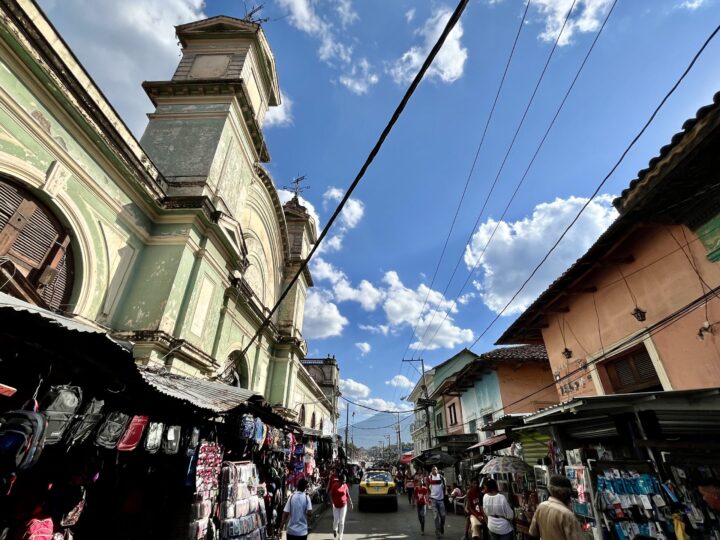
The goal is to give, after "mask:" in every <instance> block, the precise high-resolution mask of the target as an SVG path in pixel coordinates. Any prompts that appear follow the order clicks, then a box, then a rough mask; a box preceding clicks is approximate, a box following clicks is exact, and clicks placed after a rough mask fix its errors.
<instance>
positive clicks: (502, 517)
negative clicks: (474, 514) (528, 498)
mask: <svg viewBox="0 0 720 540" xmlns="http://www.w3.org/2000/svg"><path fill="white" fill-rule="evenodd" d="M485 486H486V487H487V493H485V496H484V497H483V511H484V512H485V515H486V516H487V520H488V530H489V531H490V537H491V538H492V540H513V536H514V535H513V522H512V520H513V518H514V517H515V513H514V512H513V509H512V508H511V507H510V503H509V502H508V501H507V499H506V498H505V495H503V494H502V493H498V485H497V482H496V481H495V480H493V479H492V478H491V479H490V480H488V481H487V482H486V484H485Z"/></svg>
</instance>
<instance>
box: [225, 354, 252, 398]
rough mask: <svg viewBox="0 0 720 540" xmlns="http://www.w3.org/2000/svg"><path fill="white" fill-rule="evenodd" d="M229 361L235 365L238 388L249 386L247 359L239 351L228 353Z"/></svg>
mask: <svg viewBox="0 0 720 540" xmlns="http://www.w3.org/2000/svg"><path fill="white" fill-rule="evenodd" d="M228 361H229V363H230V364H231V365H232V366H234V367H235V372H236V373H237V376H238V381H237V382H238V385H239V386H240V388H248V389H249V388H250V370H249V369H248V363H247V359H246V358H245V357H244V356H243V355H242V353H241V352H240V351H234V352H232V353H230V356H229V357H228Z"/></svg>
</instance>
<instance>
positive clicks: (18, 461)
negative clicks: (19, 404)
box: [0, 410, 47, 475]
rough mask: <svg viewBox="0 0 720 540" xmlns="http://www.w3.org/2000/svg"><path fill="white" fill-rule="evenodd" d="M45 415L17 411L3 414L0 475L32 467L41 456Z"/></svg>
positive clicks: (0, 442)
mask: <svg viewBox="0 0 720 540" xmlns="http://www.w3.org/2000/svg"><path fill="white" fill-rule="evenodd" d="M46 428H47V420H46V418H45V417H44V416H43V415H42V414H41V413H39V412H37V411H35V410H33V411H26V410H17V411H8V412H6V413H5V414H3V415H2V416H0V474H3V475H4V474H8V473H11V472H16V471H23V470H25V469H29V468H30V467H32V466H33V465H35V463H37V460H38V459H40V453H41V452H42V449H43V446H44V443H45V431H46Z"/></svg>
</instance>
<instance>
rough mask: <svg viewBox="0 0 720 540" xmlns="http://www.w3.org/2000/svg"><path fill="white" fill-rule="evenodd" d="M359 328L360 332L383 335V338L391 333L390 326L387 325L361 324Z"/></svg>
mask: <svg viewBox="0 0 720 540" xmlns="http://www.w3.org/2000/svg"><path fill="white" fill-rule="evenodd" d="M358 327H359V328H360V330H365V331H366V332H370V333H371V334H382V335H383V336H387V335H388V333H389V332H390V326H389V325H387V324H378V325H372V324H359V325H358Z"/></svg>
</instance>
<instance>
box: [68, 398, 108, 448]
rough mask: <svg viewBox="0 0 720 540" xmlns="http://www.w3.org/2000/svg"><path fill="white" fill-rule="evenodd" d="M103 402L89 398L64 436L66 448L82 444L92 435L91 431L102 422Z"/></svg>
mask: <svg viewBox="0 0 720 540" xmlns="http://www.w3.org/2000/svg"><path fill="white" fill-rule="evenodd" d="M104 407H105V402H104V401H103V400H101V399H96V398H91V399H90V400H89V401H88V402H87V403H85V407H83V409H82V412H81V413H80V414H79V415H77V416H76V417H75V420H74V421H73V423H72V425H71V426H70V427H69V428H68V430H67V432H66V434H65V440H66V441H67V444H68V447H73V446H76V445H78V444H82V443H84V442H85V441H86V440H87V439H88V437H90V435H91V434H92V432H93V430H94V429H95V428H96V427H97V426H98V424H100V421H101V420H102V412H103V408H104Z"/></svg>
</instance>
